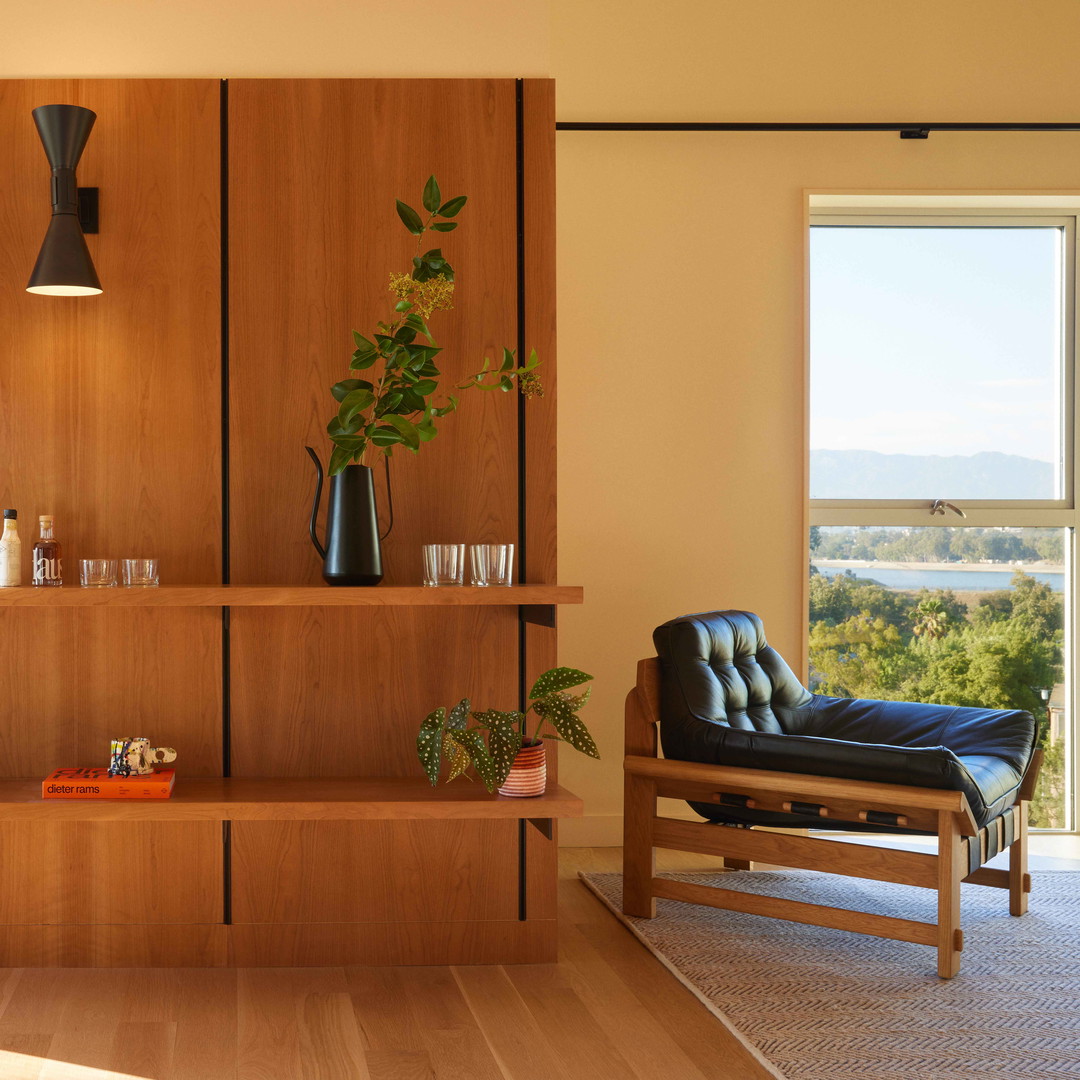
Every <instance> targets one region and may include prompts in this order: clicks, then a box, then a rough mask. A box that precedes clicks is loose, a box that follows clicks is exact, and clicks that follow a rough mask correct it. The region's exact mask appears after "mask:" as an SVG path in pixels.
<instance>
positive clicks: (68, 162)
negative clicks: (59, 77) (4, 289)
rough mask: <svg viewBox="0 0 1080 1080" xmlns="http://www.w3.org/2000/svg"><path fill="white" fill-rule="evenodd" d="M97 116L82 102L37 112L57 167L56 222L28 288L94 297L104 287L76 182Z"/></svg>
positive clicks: (51, 160) (36, 118)
mask: <svg viewBox="0 0 1080 1080" xmlns="http://www.w3.org/2000/svg"><path fill="white" fill-rule="evenodd" d="M96 119H97V117H96V115H95V114H94V113H92V112H91V111H90V110H89V109H83V108H81V107H80V106H78V105H42V106H40V107H39V108H37V109H35V110H34V123H35V124H37V129H38V134H39V135H40V136H41V143H42V145H43V146H44V147H45V156H46V157H47V158H48V159H49V165H50V167H51V168H52V220H51V221H50V222H49V229H48V232H46V234H45V242H44V243H43V244H42V245H41V251H40V253H39V254H38V258H37V263H36V264H35V265H34V272H33V273H32V274H31V275H30V283H29V284H28V285H27V286H26V291H27V292H32V293H41V294H43V295H45V296H94V295H96V294H98V293H100V292H101V291H102V290H101V282H100V281H99V280H98V276H97V271H96V270H95V269H94V262H93V260H92V259H91V258H90V251H89V250H88V249H87V246H86V239H85V238H84V237H83V231H82V226H81V225H80V224H79V189H78V185H77V184H76V181H75V167H76V166H77V165H78V163H79V158H80V157H82V152H83V148H84V147H85V146H86V140H87V139H88V138H89V137H90V129H91V128H92V127H93V126H94V120H96Z"/></svg>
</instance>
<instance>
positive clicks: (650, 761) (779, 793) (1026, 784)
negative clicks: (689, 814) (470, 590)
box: [623, 657, 1042, 979]
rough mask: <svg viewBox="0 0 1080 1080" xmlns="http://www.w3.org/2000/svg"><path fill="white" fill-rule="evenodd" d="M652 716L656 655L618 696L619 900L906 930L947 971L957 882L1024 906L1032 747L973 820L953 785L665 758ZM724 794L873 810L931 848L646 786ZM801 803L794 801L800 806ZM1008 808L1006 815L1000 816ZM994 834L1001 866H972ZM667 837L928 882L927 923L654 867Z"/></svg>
mask: <svg viewBox="0 0 1080 1080" xmlns="http://www.w3.org/2000/svg"><path fill="white" fill-rule="evenodd" d="M659 719H660V661H659V659H658V658H656V657H652V658H651V659H648V660H641V661H639V662H638V672H637V685H636V686H635V687H634V689H633V690H631V691H630V693H629V694H628V695H627V698H626V758H625V762H624V768H625V772H626V776H625V794H626V801H625V806H624V825H623V828H624V833H623V911H624V912H625V913H626V914H627V915H633V916H636V917H638V918H645V919H651V918H654V917H655V915H656V898H657V897H662V898H664V899H668V900H682V901H685V902H687V903H693V904H707V905H708V906H710V907H716V908H723V909H725V910H727V911H741V912H745V913H748V914H752V915H767V916H771V917H772V918H778V919H790V920H793V921H795V922H803V923H811V924H813V925H815V926H831V927H834V928H835V929H839V930H851V931H854V932H856V933H861V934H871V935H874V936H876V937H885V938H894V939H897V940H899V941H913V942H916V943H918V944H920V945H930V946H932V947H934V948H936V949H937V954H938V968H937V970H938V975H940V976H941V978H943V979H949V978H952V976H954V975H955V974H956V973H957V971H959V969H960V952H961V950H962V949H963V947H964V936H963V931H962V930H961V929H960V883H961V882H962V881H966V882H972V883H973V884H976V885H989V886H991V887H993V888H997V889H1007V890H1008V893H1009V913H1010V914H1012V915H1023V914H1024V912H1026V911H1027V904H1028V893H1029V892H1030V891H1031V875H1030V874H1029V873H1028V870H1027V840H1028V826H1027V814H1028V801H1029V800H1030V798H1031V795H1032V793H1033V791H1034V788H1035V782H1036V779H1037V778H1038V772H1039V768H1040V766H1041V763H1042V753H1041V751H1036V753H1035V755H1034V757H1033V759H1032V763H1031V765H1030V767H1029V768H1028V771H1027V774H1026V775H1025V777H1024V780H1023V783H1022V785H1021V788H1020V797H1019V799H1018V800H1017V802H1016V804H1015V806H1013V807H1011V808H1010V809H1009V810H1007V811H1005V813H1004V814H1002V815H1001V816H1000V817H998V818H996V819H995V820H994V821H992V822H990V824H989V825H988V826H986V827H985V828H983V829H978V828H976V825H975V819H974V818H973V816H972V813H971V809H970V807H969V806H968V803H967V799H966V797H965V796H964V794H963V793H962V792H959V791H942V790H939V789H937V788H920V787H907V786H902V785H899V784H879V783H871V782H868V781H861V780H841V779H836V778H833V777H828V776H812V775H806V774H803V773H782V772H769V771H766V770H762V769H744V768H734V767H730V766H726V765H702V764H699V763H697V762H689V761H673V760H668V759H664V758H660V757H658V756H657V727H656V725H657V722H658V721H659ZM660 797H662V798H674V799H689V800H693V801H694V802H706V803H708V802H713V803H717V804H722V803H724V802H727V803H729V804H732V803H735V804H737V805H741V806H744V807H756V808H758V809H761V810H775V811H780V812H790V811H791V808H792V803H805V804H810V805H812V806H813V807H815V808H816V810H817V812H818V813H819V815H820V816H821V817H822V818H823V823H827V822H828V820H829V819H830V818H833V819H835V820H840V821H860V820H861V821H867V820H869V821H871V822H873V821H877V822H878V823H883V822H884V821H886V820H887V821H888V822H889V823H890V824H896V825H899V826H907V827H910V828H912V829H916V830H921V831H926V832H935V833H937V837H938V851H937V854H936V855H931V854H926V853H923V852H915V851H902V850H898V849H896V848H888V847H875V846H869V845H862V844H847V843H843V842H838V841H836V840H830V839H825V838H819V837H812V836H806V835H799V834H793V833H782V832H760V831H758V830H756V829H738V828H726V827H724V826H722V825H713V824H708V823H705V822H694V821H685V820H681V819H678V818H668V817H659V816H658V815H657V805H656V800H657V798H660ZM800 812H803V808H800ZM1010 816H1011V821H1009V820H1007V819H1008V818H1009V817H1010ZM1006 846H1008V848H1009V868H1008V870H994V869H990V868H988V867H985V866H983V865H982V864H983V863H984V862H986V861H987V860H988V859H989V858H992V857H993V856H994V855H995V854H997V853H998V852H999V851H1000V850H1003V849H1004V848H1005V847H1006ZM658 847H659V848H671V849H674V850H676V851H693V852H699V853H703V854H709V855H717V856H720V857H722V858H723V859H724V861H725V866H727V867H728V868H730V869H749V867H750V860H752V859H757V860H760V861H762V862H766V863H771V864H776V865H779V866H788V867H795V868H798V869H802V870H820V871H823V872H826V873H832V874H846V875H849V876H852V877H861V878H870V879H873V880H875V881H893V882H898V883H900V884H904V885H920V886H922V887H924V888H927V889H936V890H937V894H938V917H937V922H936V923H923V922H915V921H913V920H910V919H896V918H891V917H889V916H884V915H872V914H869V913H866V912H859V911H850V910H847V909H844V908H834V907H828V906H826V905H822V904H810V903H804V902H802V901H795V900H784V899H780V898H777V897H770V896H758V895H756V894H752V893H746V892H741V891H736V890H733V889H723V888H717V887H713V886H707V885H696V884H691V883H688V882H681V881H669V880H667V879H665V878H659V877H657V876H656V864H655V856H654V849H655V848H658Z"/></svg>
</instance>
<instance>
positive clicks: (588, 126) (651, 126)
mask: <svg viewBox="0 0 1080 1080" xmlns="http://www.w3.org/2000/svg"><path fill="white" fill-rule="evenodd" d="M555 130H556V131H895V132H898V133H899V135H900V138H901V139H926V138H928V137H929V135H930V132H932V131H1080V121H1077V122H1074V123H1065V124H1024V123H992V124H976V123H940V124H886V123H882V124H803V123H799V124H795V123H775V124H763V123H760V124H759V123H706V122H697V121H679V122H670V121H655V122H653V121H649V122H641V123H635V122H621V121H606V120H560V121H558V122H557V123H556V124H555Z"/></svg>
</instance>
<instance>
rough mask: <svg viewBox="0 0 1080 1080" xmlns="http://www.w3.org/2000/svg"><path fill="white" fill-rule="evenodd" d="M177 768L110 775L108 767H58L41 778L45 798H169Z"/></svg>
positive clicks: (42, 794)
mask: <svg viewBox="0 0 1080 1080" xmlns="http://www.w3.org/2000/svg"><path fill="white" fill-rule="evenodd" d="M175 782H176V770H175V769H159V770H158V771H157V772H155V773H152V774H150V775H149V776H110V775H109V770H108V769H96V768H94V769H92V768H83V769H57V770H56V771H55V772H53V773H51V774H50V775H49V776H47V777H45V779H44V780H42V782H41V797H42V798H43V799H167V798H169V796H170V795H172V789H173V784H174V783H175Z"/></svg>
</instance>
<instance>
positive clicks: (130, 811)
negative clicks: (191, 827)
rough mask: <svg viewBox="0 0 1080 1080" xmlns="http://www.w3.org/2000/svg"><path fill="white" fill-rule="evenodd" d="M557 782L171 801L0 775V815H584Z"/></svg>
mask: <svg viewBox="0 0 1080 1080" xmlns="http://www.w3.org/2000/svg"><path fill="white" fill-rule="evenodd" d="M582 806H583V804H582V801H581V799H579V798H578V797H577V796H576V795H573V794H571V793H570V792H569V791H567V790H566V789H565V788H562V787H556V788H553V789H551V790H549V791H547V792H546V793H545V794H543V795H540V796H538V797H537V798H534V799H511V798H506V797H505V796H502V795H489V794H488V793H487V792H486V791H485V790H484V788H483V787H482V786H481V785H480V784H479V783H478V782H476V781H473V782H472V783H469V782H467V781H457V782H456V783H453V784H448V785H445V784H444V785H441V786H439V787H437V788H433V787H432V786H431V785H430V784H429V783H428V782H427V781H426V780H423V779H413V778H411V777H406V778H400V779H399V778H396V777H372V778H363V779H345V778H337V777H333V778H326V779H308V778H303V779H282V780H265V779H241V778H236V777H233V778H231V779H196V778H191V779H184V778H182V777H178V778H177V781H176V788H175V790H174V791H173V795H172V798H171V799H43V798H42V797H41V781H40V780H0V821H402V820H424V819H440V820H441V819H445V818H456V819H458V820H478V819H482V818H554V817H581V815H582V812H583V811H582Z"/></svg>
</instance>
